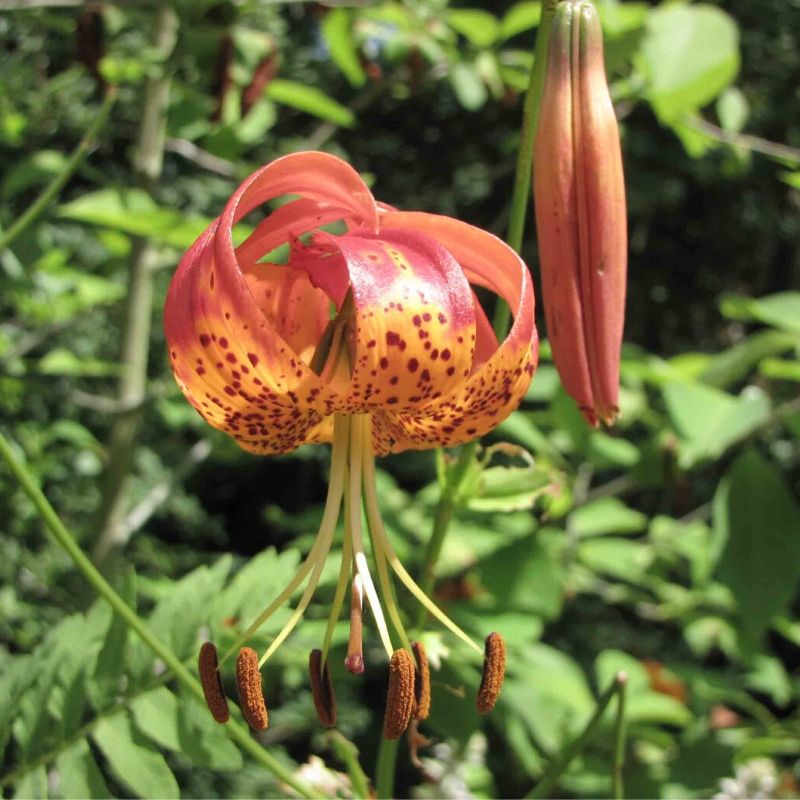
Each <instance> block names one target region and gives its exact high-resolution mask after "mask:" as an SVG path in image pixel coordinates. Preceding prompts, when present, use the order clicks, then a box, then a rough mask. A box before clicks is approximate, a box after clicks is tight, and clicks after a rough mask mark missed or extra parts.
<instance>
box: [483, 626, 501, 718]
mask: <svg viewBox="0 0 800 800" xmlns="http://www.w3.org/2000/svg"><path fill="white" fill-rule="evenodd" d="M505 674H506V643H505V642H504V641H503V637H502V636H501V635H500V634H499V633H490V634H489V635H488V636H487V637H486V643H485V645H484V655H483V677H482V678H481V688H480V689H478V700H477V703H476V705H477V707H478V712H479V713H481V714H486V713H487V712H488V711H491V710H492V709H493V708H494V704H495V703H496V702H497V698H498V697H499V696H500V689H502V688H503V678H504V677H505Z"/></svg>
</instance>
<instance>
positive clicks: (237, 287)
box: [164, 221, 330, 453]
mask: <svg viewBox="0 0 800 800" xmlns="http://www.w3.org/2000/svg"><path fill="white" fill-rule="evenodd" d="M218 235H219V221H215V222H214V223H213V224H212V225H211V226H210V227H209V228H208V229H207V230H206V231H205V233H203V235H202V236H201V237H200V238H199V239H198V240H197V242H195V244H194V245H193V246H192V247H191V248H190V249H189V251H188V252H187V253H186V255H185V256H184V257H183V259H182V261H181V263H180V265H179V267H178V270H177V271H176V273H175V276H174V277H173V280H172V283H171V284H170V287H169V291H168V293H167V299H166V303H165V306H164V327H165V332H166V337H167V343H168V347H169V352H170V359H171V363H172V368H173V371H174V373H175V376H176V379H177V381H178V384H179V386H180V387H181V389H182V390H183V392H184V394H185V395H186V397H187V398H188V399H189V401H190V402H191V403H192V405H193V406H194V407H195V408H196V409H197V410H198V411H199V412H200V414H201V415H202V416H203V417H204V418H205V419H206V420H207V421H208V422H209V423H210V424H211V425H213V426H214V427H216V428H219V429H220V430H223V431H225V432H226V433H229V434H230V435H231V436H233V437H234V438H235V439H236V440H237V441H238V442H239V444H240V445H241V446H242V447H243V448H245V449H247V450H251V451H253V452H259V453H273V452H285V451H287V450H291V449H293V448H295V447H297V446H298V445H299V444H302V443H303V442H304V441H306V440H307V438H322V437H324V436H325V431H324V428H320V425H321V423H322V415H323V413H324V412H325V404H326V401H328V400H329V394H330V393H329V391H328V389H327V387H326V386H325V385H324V384H322V383H321V381H320V380H319V378H318V377H317V376H316V375H315V374H314V373H313V372H312V371H311V370H310V369H309V368H308V367H307V366H306V365H305V363H303V362H302V361H301V360H300V358H299V357H298V355H297V354H296V353H295V352H294V351H293V350H292V348H291V347H290V346H289V344H288V343H287V342H286V341H285V340H284V339H283V338H282V337H281V336H280V335H279V334H278V333H277V332H276V331H275V330H274V328H272V326H271V325H270V324H269V323H268V321H267V320H266V319H265V318H264V315H263V314H262V313H261V311H260V309H259V308H258V306H257V305H256V303H255V301H254V300H253V297H252V295H251V294H250V291H249V289H248V288H247V286H246V285H245V281H244V278H243V277H242V275H241V273H239V272H238V271H237V270H229V271H228V273H227V276H226V279H225V280H223V277H222V275H223V273H221V271H220V269H219V263H218V260H217V259H216V257H215V247H214V245H215V238H216V237H217V236H218ZM232 257H233V255H232V252H231V258H232Z"/></svg>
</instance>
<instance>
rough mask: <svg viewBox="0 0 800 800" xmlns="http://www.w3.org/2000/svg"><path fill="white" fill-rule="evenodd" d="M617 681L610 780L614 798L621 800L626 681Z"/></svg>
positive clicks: (623, 789)
mask: <svg viewBox="0 0 800 800" xmlns="http://www.w3.org/2000/svg"><path fill="white" fill-rule="evenodd" d="M617 683H618V685H619V689H618V691H617V715H616V720H615V722H614V729H615V731H614V769H613V772H612V777H611V781H612V784H613V787H614V800H623V798H624V797H625V785H624V782H623V776H622V770H623V769H624V767H625V694H626V692H625V689H626V687H627V685H628V682H627V680H621V679H620V676H617Z"/></svg>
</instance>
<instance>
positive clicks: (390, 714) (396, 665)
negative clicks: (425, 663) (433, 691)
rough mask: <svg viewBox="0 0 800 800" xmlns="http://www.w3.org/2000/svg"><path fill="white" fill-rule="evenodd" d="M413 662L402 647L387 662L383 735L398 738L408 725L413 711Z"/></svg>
mask: <svg viewBox="0 0 800 800" xmlns="http://www.w3.org/2000/svg"><path fill="white" fill-rule="evenodd" d="M414 672H415V670H414V662H413V660H412V658H411V654H410V653H409V652H408V651H407V650H404V649H402V648H401V649H399V650H395V651H394V654H393V655H392V660H391V661H390V662H389V691H388V692H387V695H386V715H385V716H384V719H383V735H384V737H385V738H387V739H399V738H400V737H401V736H402V735H403V732H404V731H405V729H406V728H407V727H408V723H409V720H410V719H411V714H412V712H413V711H414V703H415V700H414Z"/></svg>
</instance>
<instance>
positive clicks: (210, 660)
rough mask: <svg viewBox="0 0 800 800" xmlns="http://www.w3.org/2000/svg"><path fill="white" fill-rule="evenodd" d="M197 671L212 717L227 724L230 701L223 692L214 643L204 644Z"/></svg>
mask: <svg viewBox="0 0 800 800" xmlns="http://www.w3.org/2000/svg"><path fill="white" fill-rule="evenodd" d="M197 670H198V672H199V673H200V683H201V684H202V685H203V695H204V696H205V698H206V705H207V706H208V710H209V711H210V712H211V716H212V717H214V719H215V720H216V721H217V722H220V723H222V722H227V721H228V720H229V719H230V716H231V715H230V711H228V701H227V699H226V698H225V692H223V691H222V681H221V680H220V678H219V669H218V668H217V648H216V647H214V645H213V643H212V642H203V646H202V647H201V648H200V655H199V656H198V658H197Z"/></svg>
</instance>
